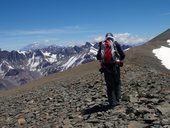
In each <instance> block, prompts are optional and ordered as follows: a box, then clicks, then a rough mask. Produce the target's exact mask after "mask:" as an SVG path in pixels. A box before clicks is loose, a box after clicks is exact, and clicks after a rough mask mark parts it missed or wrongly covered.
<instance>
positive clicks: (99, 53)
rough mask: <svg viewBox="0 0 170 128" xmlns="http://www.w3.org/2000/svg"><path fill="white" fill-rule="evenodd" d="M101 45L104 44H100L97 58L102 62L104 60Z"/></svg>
mask: <svg viewBox="0 0 170 128" xmlns="http://www.w3.org/2000/svg"><path fill="white" fill-rule="evenodd" d="M101 45H102V42H99V49H98V52H97V56H96V58H97V60H101V59H102V55H101Z"/></svg>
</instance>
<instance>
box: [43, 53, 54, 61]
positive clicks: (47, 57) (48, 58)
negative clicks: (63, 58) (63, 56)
mask: <svg viewBox="0 0 170 128" xmlns="http://www.w3.org/2000/svg"><path fill="white" fill-rule="evenodd" d="M42 53H43V55H44V56H45V59H46V61H48V62H50V63H54V62H56V61H57V55H55V54H51V53H50V52H42Z"/></svg>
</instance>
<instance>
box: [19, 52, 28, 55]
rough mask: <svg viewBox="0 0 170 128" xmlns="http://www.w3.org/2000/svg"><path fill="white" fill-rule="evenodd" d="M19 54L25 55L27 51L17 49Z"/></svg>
mask: <svg viewBox="0 0 170 128" xmlns="http://www.w3.org/2000/svg"><path fill="white" fill-rule="evenodd" d="M17 52H18V53H19V54H23V55H25V54H26V53H27V52H26V51H17Z"/></svg>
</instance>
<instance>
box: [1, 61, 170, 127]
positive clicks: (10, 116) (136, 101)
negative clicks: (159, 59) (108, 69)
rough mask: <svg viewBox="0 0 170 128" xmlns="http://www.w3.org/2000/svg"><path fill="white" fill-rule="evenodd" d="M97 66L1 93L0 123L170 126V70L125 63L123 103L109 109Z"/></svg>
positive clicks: (39, 125) (83, 66)
mask: <svg viewBox="0 0 170 128" xmlns="http://www.w3.org/2000/svg"><path fill="white" fill-rule="evenodd" d="M98 68H99V65H98V63H97V62H92V63H89V64H85V65H82V66H80V67H77V68H74V69H71V70H69V71H66V72H63V73H61V74H60V75H56V74H55V75H51V76H48V77H46V78H43V79H40V80H37V81H36V82H32V83H31V84H30V85H29V86H24V87H22V88H19V89H14V90H10V91H7V92H3V93H1V97H0V106H1V107H0V127H2V128H15V127H24V128H25V127H26V128H27V127H29V128H38V127H41V128H58V127H60V128H62V127H63V128H74V127H79V128H127V127H128V128H143V127H145V128H169V127H170V74H168V73H162V72H159V71H157V70H155V69H153V68H149V67H147V66H143V67H141V66H137V65H135V64H133V65H132V64H131V65H129V64H125V65H124V67H123V68H122V70H121V72H122V101H121V104H120V105H119V106H117V107H115V108H114V109H109V108H108V107H107V104H108V103H107V96H106V91H105V89H106V88H105V82H104V79H103V76H102V75H101V74H100V73H99V72H98ZM31 86H32V87H31ZM33 86H34V87H33Z"/></svg>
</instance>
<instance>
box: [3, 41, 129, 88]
mask: <svg viewBox="0 0 170 128" xmlns="http://www.w3.org/2000/svg"><path fill="white" fill-rule="evenodd" d="M97 48H98V43H89V42H86V44H85V45H82V46H72V47H71V46H69V47H61V46H48V47H46V48H41V49H35V50H29V51H11V52H9V51H1V50H0V78H1V79H2V80H3V81H2V80H0V88H6V87H7V86H9V85H12V86H14V85H22V84H25V83H27V82H29V81H31V80H33V79H37V78H40V77H42V76H46V75H49V74H52V73H56V72H61V71H64V70H67V69H69V68H72V67H75V66H78V65H80V64H83V63H87V62H90V61H93V60H95V59H96V54H97ZM123 48H127V46H124V47H123ZM4 80H5V81H6V82H4ZM6 83H8V84H6Z"/></svg>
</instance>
